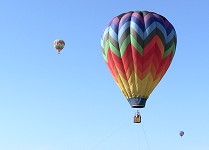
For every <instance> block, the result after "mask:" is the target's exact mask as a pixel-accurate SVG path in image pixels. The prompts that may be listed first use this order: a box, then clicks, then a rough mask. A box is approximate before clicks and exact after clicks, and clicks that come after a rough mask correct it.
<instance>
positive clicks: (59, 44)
mask: <svg viewBox="0 0 209 150" xmlns="http://www.w3.org/2000/svg"><path fill="white" fill-rule="evenodd" d="M54 47H55V48H56V50H57V52H58V54H60V52H61V50H62V49H63V48H64V47H65V42H64V41H63V40H61V39H57V40H55V41H54Z"/></svg>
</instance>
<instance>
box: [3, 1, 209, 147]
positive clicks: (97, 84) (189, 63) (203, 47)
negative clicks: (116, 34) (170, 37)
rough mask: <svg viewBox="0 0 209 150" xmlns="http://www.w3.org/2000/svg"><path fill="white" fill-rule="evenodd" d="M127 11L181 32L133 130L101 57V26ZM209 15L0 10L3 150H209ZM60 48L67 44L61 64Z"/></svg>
mask: <svg viewBox="0 0 209 150" xmlns="http://www.w3.org/2000/svg"><path fill="white" fill-rule="evenodd" d="M130 10H148V11H154V12H156V13H159V14H161V15H163V16H165V17H166V18H167V19H168V20H169V21H170V22H171V23H172V24H173V26H174V27H175V29H176V31H177V50H176V55H175V57H174V59H173V63H172V65H171V66H170V68H169V70H168V71H167V73H166V75H165V76H164V78H163V79H162V81H161V82H160V84H159V85H158V86H157V87H156V89H155V90H154V91H153V93H152V94H151V95H150V97H149V100H148V101H147V104H146V108H144V109H142V110H140V111H141V115H142V124H133V123H132V117H133V115H134V112H135V110H134V109H132V108H131V107H130V106H129V104H128V102H127V101H126V99H125V98H124V96H123V95H122V93H121V91H120V90H119V88H118V87H117V85H116V84H115V82H114V80H113V78H112V76H111V74H110V73H109V70H108V69H107V67H106V65H105V63H104V60H103V58H102V54H101V50H100V38H101V34H102V30H103V29H104V27H105V26H106V24H107V23H108V22H109V20H110V19H111V18H112V17H114V16H116V15H118V14H120V13H123V12H127V11H130ZM208 14H209V2H208V1H207V0H199V1H188V0H187V1H181V0H176V1H167V0H161V1H160V0H158V1H156V0H155V1H151V0H138V1H136V0H129V1H110V0H106V1H98V0H97V1H96V0H89V1H84V0H76V1H67V0H60V1H54V0H33V1H26V0H25V1H24V0H19V1H15V0H6V1H2V2H1V4H0V18H1V22H0V41H1V48H0V53H1V54H0V70H1V72H0V149H1V150H71V149H74V150H115V149H120V150H127V149H128V150H131V149H143V150H163V149H169V150H177V149H178V150H187V149H188V150H209V143H208V139H209V119H208V114H209V109H208V106H209V101H208V95H207V94H208V90H209V88H208V87H209V79H208V76H209V59H208V56H209V49H208V46H207V45H208V41H209V40H208V39H209V38H208V37H209V28H208V27H209V15H208ZM57 38H61V39H63V40H64V41H65V43H66V46H65V48H64V49H63V51H62V52H61V54H60V55H58V54H57V53H56V51H55V49H54V47H53V41H54V40H55V39H57ZM180 130H184V131H185V136H184V137H182V138H180V137H179V135H178V133H179V131H180Z"/></svg>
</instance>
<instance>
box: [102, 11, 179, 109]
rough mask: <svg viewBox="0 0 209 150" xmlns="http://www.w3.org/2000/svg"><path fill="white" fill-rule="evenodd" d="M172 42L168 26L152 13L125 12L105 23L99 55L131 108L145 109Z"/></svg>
mask: <svg viewBox="0 0 209 150" xmlns="http://www.w3.org/2000/svg"><path fill="white" fill-rule="evenodd" d="M176 43H177V38H176V31H175V29H174V27H173V26H172V24H171V23H170V22H169V21H168V20H167V19H166V18H165V17H163V16H161V15H159V14H156V13H154V12H148V11H132V12H127V13H123V14H120V15H118V16H116V17H114V18H113V19H112V20H111V21H110V22H109V23H108V25H107V27H106V28H105V29H104V31H103V35H102V38H101V48H102V54H103V57H104V60H105V62H106V64H107V66H108V68H109V70H110V72H111V74H112V76H113V77H114V80H115V81H116V83H117V85H118V86H119V88H120V89H121V91H122V92H123V94H124V96H125V97H126V98H127V100H128V102H129V103H130V105H131V106H132V107H134V108H143V107H145V103H146V100H147V99H148V97H149V95H150V94H151V92H152V91H153V90H154V88H155V87H156V86H157V84H158V83H159V82H160V80H161V79H162V77H163V76H164V74H165V73H166V71H167V69H168V67H169V66H170V64H171V61H172V59H173V56H174V54H175V49H176Z"/></svg>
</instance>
